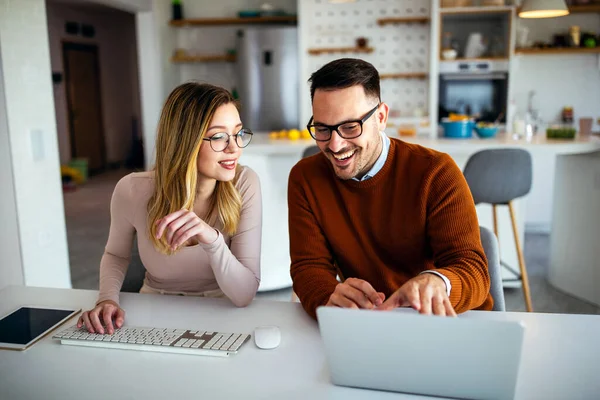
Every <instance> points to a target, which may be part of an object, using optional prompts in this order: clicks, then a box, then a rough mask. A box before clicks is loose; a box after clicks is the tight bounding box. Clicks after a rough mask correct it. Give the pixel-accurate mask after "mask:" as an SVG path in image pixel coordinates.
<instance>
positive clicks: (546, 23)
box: [511, 14, 600, 122]
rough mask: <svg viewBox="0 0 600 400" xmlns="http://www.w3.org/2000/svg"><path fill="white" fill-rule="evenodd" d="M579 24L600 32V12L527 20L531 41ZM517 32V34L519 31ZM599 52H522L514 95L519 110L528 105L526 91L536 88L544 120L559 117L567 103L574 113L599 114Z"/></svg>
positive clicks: (536, 100)
mask: <svg viewBox="0 0 600 400" xmlns="http://www.w3.org/2000/svg"><path fill="white" fill-rule="evenodd" d="M572 25H578V26H580V27H581V31H582V32H585V31H591V32H594V33H595V34H598V33H600V14H571V15H569V16H566V17H560V18H550V19H536V20H526V19H520V18H518V19H517V32H518V30H519V26H523V27H526V28H528V29H529V35H528V37H529V40H528V41H529V42H530V43H533V42H536V41H543V42H551V41H552V35H553V34H557V33H567V32H568V31H569V27H570V26H572ZM517 36H518V35H517ZM598 57H599V56H598V55H597V54H566V55H520V56H517V57H516V60H515V61H516V65H515V69H514V71H515V73H514V74H513V76H512V77H511V79H514V81H513V88H514V92H513V97H514V99H515V101H516V104H517V107H518V109H519V110H525V109H526V108H527V95H528V92H529V91H530V90H534V91H535V92H536V95H535V97H534V107H535V108H537V109H539V111H540V113H541V117H542V119H543V120H544V121H550V122H551V121H555V120H558V119H560V113H561V111H562V108H563V107H564V106H568V105H570V106H573V107H574V112H575V117H576V118H579V117H600V109H599V108H598V104H600V66H599V63H598Z"/></svg>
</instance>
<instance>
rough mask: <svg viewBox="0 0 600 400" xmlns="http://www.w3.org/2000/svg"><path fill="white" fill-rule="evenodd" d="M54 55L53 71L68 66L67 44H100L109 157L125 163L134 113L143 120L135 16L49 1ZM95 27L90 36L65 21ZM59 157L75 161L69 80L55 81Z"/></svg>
mask: <svg viewBox="0 0 600 400" xmlns="http://www.w3.org/2000/svg"><path fill="white" fill-rule="evenodd" d="M47 16H48V32H49V37H50V55H51V63H52V71H53V72H61V73H63V77H64V67H63V50H62V45H63V42H74V43H85V44H94V45H97V46H98V56H99V61H100V65H99V67H100V94H101V104H102V119H103V127H104V139H105V143H106V158H107V161H108V162H109V163H118V162H122V161H124V160H125V159H126V158H127V155H128V152H129V150H130V147H131V132H132V117H135V118H137V120H138V121H140V120H141V111H140V99H139V77H138V63H137V46H136V28H135V16H134V15H133V14H129V13H126V12H123V11H118V10H113V9H108V8H105V9H103V8H96V7H94V8H91V9H90V8H85V7H82V6H81V5H78V4H67V5H65V4H59V3H55V2H48V3H47ZM66 21H73V22H78V23H85V24H89V25H92V26H94V28H95V30H96V35H95V37H93V38H85V37H83V36H81V35H69V34H67V33H66V32H65V22H66ZM54 102H55V105H56V123H57V130H58V141H59V149H60V160H61V162H62V163H67V162H68V161H69V160H70V159H71V147H70V133H69V121H68V107H67V95H66V82H65V81H64V79H63V82H61V83H59V84H54Z"/></svg>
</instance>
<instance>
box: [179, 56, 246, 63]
mask: <svg viewBox="0 0 600 400" xmlns="http://www.w3.org/2000/svg"><path fill="white" fill-rule="evenodd" d="M171 62H174V63H199V62H235V55H232V54H213V55H203V56H173V57H172V58H171Z"/></svg>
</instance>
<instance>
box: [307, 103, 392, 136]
mask: <svg viewBox="0 0 600 400" xmlns="http://www.w3.org/2000/svg"><path fill="white" fill-rule="evenodd" d="M380 105H381V103H379V104H377V105H376V106H375V107H374V108H373V109H372V110H371V111H369V112H368V113H367V115H365V116H364V117H363V118H362V119H357V120H351V121H344V122H342V123H340V124H337V125H325V124H311V122H313V117H310V121H308V124H307V125H306V128H307V129H308V132H309V133H310V136H312V137H313V139H315V140H316V141H317V142H327V141H328V140H330V139H331V135H332V134H333V131H336V132H337V134H338V135H340V137H341V138H344V139H355V138H357V137H359V136H360V135H362V133H363V124H364V123H365V122H366V121H367V120H368V119H369V118H371V115H373V114H374V113H375V111H377V109H378V108H379V106H380Z"/></svg>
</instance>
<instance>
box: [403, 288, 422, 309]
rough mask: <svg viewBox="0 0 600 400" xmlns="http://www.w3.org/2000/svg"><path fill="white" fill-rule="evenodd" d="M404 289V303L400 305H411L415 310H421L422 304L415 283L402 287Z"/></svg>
mask: <svg viewBox="0 0 600 400" xmlns="http://www.w3.org/2000/svg"><path fill="white" fill-rule="evenodd" d="M404 289H405V292H406V293H405V294H404V296H403V297H404V304H402V305H401V306H400V307H404V306H408V307H412V308H414V309H415V310H417V311H421V307H422V306H423V305H422V304H421V298H420V293H419V287H418V286H417V285H412V284H411V285H410V286H407V287H405V288H404ZM400 290H402V288H400Z"/></svg>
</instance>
